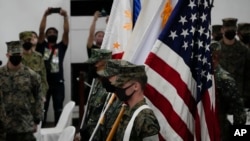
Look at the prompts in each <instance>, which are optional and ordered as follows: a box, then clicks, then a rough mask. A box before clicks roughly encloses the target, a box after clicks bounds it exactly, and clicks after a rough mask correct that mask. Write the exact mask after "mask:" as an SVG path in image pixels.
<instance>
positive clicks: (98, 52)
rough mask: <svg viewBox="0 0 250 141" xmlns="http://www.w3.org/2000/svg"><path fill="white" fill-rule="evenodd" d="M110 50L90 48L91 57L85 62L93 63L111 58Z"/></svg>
mask: <svg viewBox="0 0 250 141" xmlns="http://www.w3.org/2000/svg"><path fill="white" fill-rule="evenodd" d="M111 57H112V51H111V50H107V49H92V50H91V57H90V58H89V59H88V60H87V61H86V62H85V63H90V64H94V63H96V62H97V61H100V60H102V59H111Z"/></svg>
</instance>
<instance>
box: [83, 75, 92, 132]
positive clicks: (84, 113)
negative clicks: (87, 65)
mask: <svg viewBox="0 0 250 141" xmlns="http://www.w3.org/2000/svg"><path fill="white" fill-rule="evenodd" d="M94 84H95V78H94V79H93V80H92V84H91V87H90V91H89V96H88V100H87V105H86V106H85V107H84V112H83V117H82V122H81V125H80V128H82V126H83V124H84V122H85V118H86V115H87V109H88V106H89V99H90V96H91V93H92V91H93V86H94Z"/></svg>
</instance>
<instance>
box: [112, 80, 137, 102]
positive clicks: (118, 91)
mask: <svg viewBox="0 0 250 141" xmlns="http://www.w3.org/2000/svg"><path fill="white" fill-rule="evenodd" d="M133 85H134V84H131V85H130V86H128V87H126V88H118V87H116V91H115V94H116V95H117V97H118V98H119V99H120V100H121V101H128V100H129V99H130V98H131V97H132V95H134V93H135V91H134V92H132V94H130V95H126V90H127V89H128V88H130V87H131V86H133Z"/></svg>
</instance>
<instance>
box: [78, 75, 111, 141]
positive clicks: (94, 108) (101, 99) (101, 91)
mask: <svg viewBox="0 0 250 141" xmlns="http://www.w3.org/2000/svg"><path fill="white" fill-rule="evenodd" d="M89 96H90V98H89V101H88V108H87V111H86V112H87V115H86V119H85V123H84V124H83V127H82V129H81V136H82V138H83V139H84V140H89V138H90V136H91V134H92V133H93V131H94V129H95V127H96V125H97V123H98V120H99V118H100V115H101V112H102V110H103V106H104V104H105V101H106V98H107V96H108V92H106V89H105V88H103V87H102V83H101V81H100V80H99V79H98V78H97V79H95V83H94V86H93V90H92V93H91V94H90V95H89ZM99 137H100V135H98V133H97V134H95V138H94V139H93V140H94V141H99V139H100V138H99Z"/></svg>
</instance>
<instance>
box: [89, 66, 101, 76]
mask: <svg viewBox="0 0 250 141" xmlns="http://www.w3.org/2000/svg"><path fill="white" fill-rule="evenodd" d="M96 70H97V68H96V66H94V65H90V66H89V75H91V77H93V78H97V77H99V75H98V74H97V73H96Z"/></svg>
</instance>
